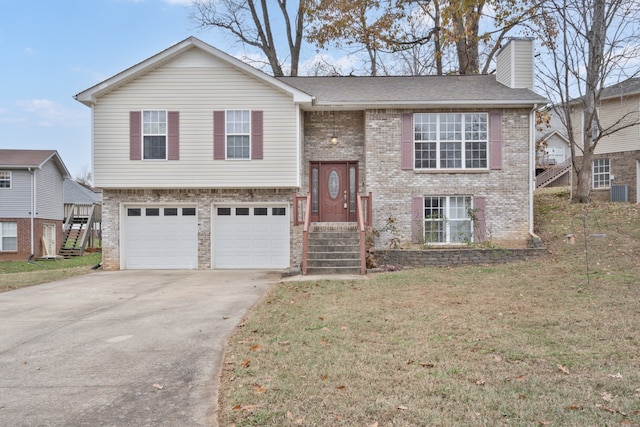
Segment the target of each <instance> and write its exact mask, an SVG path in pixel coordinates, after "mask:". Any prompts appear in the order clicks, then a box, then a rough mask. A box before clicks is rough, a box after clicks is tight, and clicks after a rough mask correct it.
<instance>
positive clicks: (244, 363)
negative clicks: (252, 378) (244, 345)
mask: <svg viewBox="0 0 640 427" xmlns="http://www.w3.org/2000/svg"><path fill="white" fill-rule="evenodd" d="M241 365H242V367H243V368H248V367H249V366H250V365H251V359H244V360H243V361H242V363H241Z"/></svg>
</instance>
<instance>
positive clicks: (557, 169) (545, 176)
mask: <svg viewBox="0 0 640 427" xmlns="http://www.w3.org/2000/svg"><path fill="white" fill-rule="evenodd" d="M566 173H571V158H568V159H567V160H565V161H564V162H562V163H560V164H558V165H555V166H553V167H550V168H548V169H547V170H545V171H544V172H542V173H541V174H539V175H538V176H536V188H543V187H546V186H547V185H549V184H551V183H552V182H553V181H555V180H557V179H558V178H560V177H561V176H563V175H565V174H566Z"/></svg>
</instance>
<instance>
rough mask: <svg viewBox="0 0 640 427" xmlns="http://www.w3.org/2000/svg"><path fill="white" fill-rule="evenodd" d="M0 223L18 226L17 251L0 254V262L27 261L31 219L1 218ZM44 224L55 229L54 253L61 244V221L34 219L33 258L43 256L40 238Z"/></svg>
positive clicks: (29, 249) (29, 250) (29, 246)
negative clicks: (10, 223)
mask: <svg viewBox="0 0 640 427" xmlns="http://www.w3.org/2000/svg"><path fill="white" fill-rule="evenodd" d="M0 221H1V222H16V223H17V226H18V242H17V246H18V250H17V251H5V252H0V261H27V260H28V259H29V256H30V255H31V219H30V218H2V219H1V220H0ZM45 224H54V225H55V227H56V246H57V247H56V253H57V251H58V250H59V249H60V245H61V244H62V239H63V233H62V220H53V219H43V218H35V219H34V220H33V229H34V236H35V237H34V239H33V256H34V257H35V258H39V257H41V256H42V255H43V253H44V251H43V248H42V240H41V238H42V236H43V229H44V225H45Z"/></svg>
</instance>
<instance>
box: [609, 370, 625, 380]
mask: <svg viewBox="0 0 640 427" xmlns="http://www.w3.org/2000/svg"><path fill="white" fill-rule="evenodd" d="M609 376H610V377H611V378H615V379H617V380H621V379H622V374H621V373H620V372H618V373H617V374H609Z"/></svg>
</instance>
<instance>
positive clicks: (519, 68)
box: [496, 38, 534, 90]
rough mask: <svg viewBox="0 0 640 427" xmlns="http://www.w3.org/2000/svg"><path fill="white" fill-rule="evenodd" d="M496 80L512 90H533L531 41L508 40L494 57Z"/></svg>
mask: <svg viewBox="0 0 640 427" xmlns="http://www.w3.org/2000/svg"><path fill="white" fill-rule="evenodd" d="M496 80H497V81H498V82H499V83H502V84H503V85H505V86H509V87H510V88H513V89H531V90H533V85H534V77H533V39H531V38H511V39H509V40H508V42H507V44H506V45H505V46H504V47H503V48H502V49H500V51H499V52H498V55H497V56H496Z"/></svg>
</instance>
